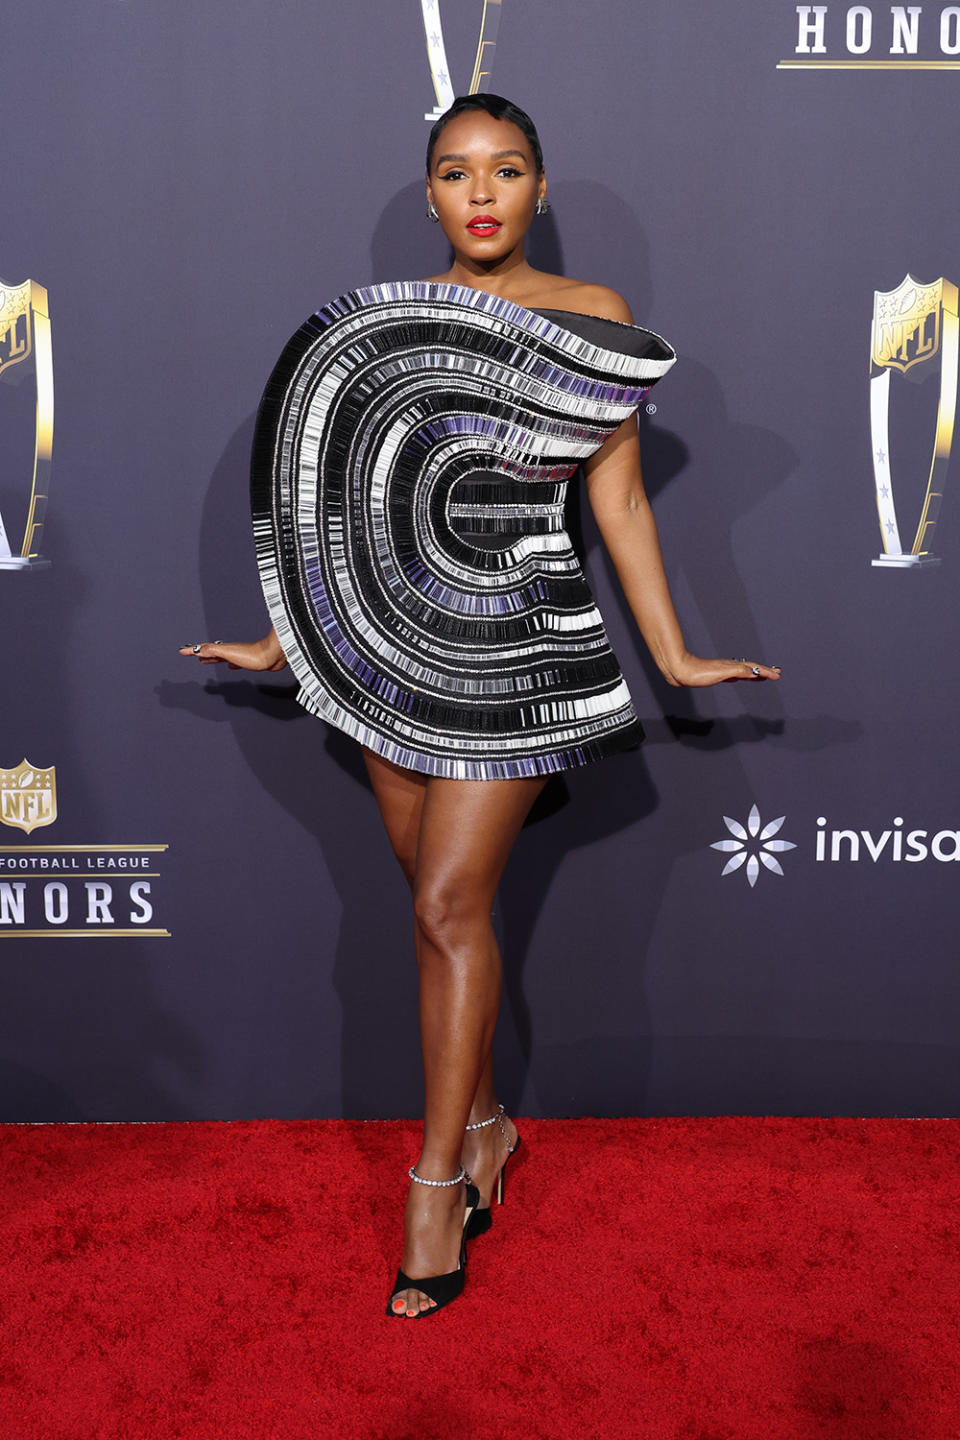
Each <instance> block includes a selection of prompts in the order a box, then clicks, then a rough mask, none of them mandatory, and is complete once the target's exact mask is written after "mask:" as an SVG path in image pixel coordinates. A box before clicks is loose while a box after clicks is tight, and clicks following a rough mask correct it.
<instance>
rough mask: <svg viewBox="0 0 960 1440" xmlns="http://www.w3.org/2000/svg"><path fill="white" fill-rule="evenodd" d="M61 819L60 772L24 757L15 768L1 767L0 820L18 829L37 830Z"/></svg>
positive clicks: (28, 831) (53, 767) (28, 832)
mask: <svg viewBox="0 0 960 1440" xmlns="http://www.w3.org/2000/svg"><path fill="white" fill-rule="evenodd" d="M56 818H57V772H56V767H55V766H53V765H51V766H50V769H49V770H41V769H39V768H38V767H37V766H36V765H31V764H30V762H29V760H21V762H20V764H19V765H18V766H17V768H16V769H15V770H0V821H2V822H3V824H4V825H12V826H13V827H14V828H15V829H17V830H25V831H26V832H27V834H28V835H29V834H30V832H31V830H37V829H39V828H40V826H41V825H52V824H53V822H54V820H56Z"/></svg>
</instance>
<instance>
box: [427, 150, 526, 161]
mask: <svg viewBox="0 0 960 1440" xmlns="http://www.w3.org/2000/svg"><path fill="white" fill-rule="evenodd" d="M508 155H519V156H520V159H521V160H524V161H525V160H526V159H527V156H526V155H524V153H523V151H522V150H495V151H494V153H493V159H494V160H506V158H507V156H508ZM469 158H470V157H469V155H438V156H437V159H436V160H435V161H434V164H436V165H443V164H444V162H445V161H447V160H464V161H465V160H469Z"/></svg>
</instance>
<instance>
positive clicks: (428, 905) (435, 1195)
mask: <svg viewBox="0 0 960 1440" xmlns="http://www.w3.org/2000/svg"><path fill="white" fill-rule="evenodd" d="M364 759H365V760H366V763H367V769H368V771H369V773H370V778H371V782H372V784H373V788H374V793H375V795H376V797H377V801H378V804H379V806H380V810H381V814H382V815H383V819H384V825H385V827H386V829H387V834H388V836H389V838H390V842H391V845H392V847H393V850H394V853H395V854H396V856H397V859H398V861H399V863H400V865H401V867H402V868H403V870H404V874H405V875H406V876H407V878H408V880H410V881H411V883H412V888H413V890H414V903H415V911H416V916H417V924H416V943H417V961H418V965H419V967H420V1016H421V1039H422V1044H423V1058H424V1072H425V1078H426V1092H427V1103H426V1114H425V1118H424V1145H423V1150H422V1151H421V1156H420V1159H419V1160H418V1161H417V1173H418V1174H420V1175H423V1176H424V1178H425V1179H448V1178H449V1177H451V1176H452V1175H454V1174H456V1171H457V1166H458V1165H459V1163H460V1158H461V1154H464V1156H465V1163H467V1160H468V1159H469V1162H470V1163H468V1169H469V1168H470V1164H473V1166H474V1169H475V1170H476V1175H475V1178H476V1180H477V1181H478V1182H479V1183H480V1186H481V1201H482V1202H483V1203H486V1202H487V1200H488V1199H489V1190H490V1187H491V1185H492V1182H493V1176H494V1174H495V1173H496V1169H497V1168H498V1166H499V1164H500V1163H502V1159H503V1153H505V1147H504V1145H503V1140H502V1137H501V1136H500V1133H499V1130H497V1134H496V1137H494V1136H493V1135H492V1134H491V1130H492V1129H493V1128H494V1127H489V1128H488V1129H486V1130H481V1131H473V1132H470V1133H469V1134H468V1135H467V1136H466V1137H465V1135H464V1129H463V1127H464V1125H465V1124H466V1123H467V1120H468V1119H470V1120H475V1119H480V1120H483V1119H486V1118H487V1116H488V1115H492V1114H493V1113H494V1111H495V1109H496V1097H495V1093H494V1089H493V1066H492V1061H491V1058H490V1046H491V1043H492V1039H493V1030H494V1027H495V1025H496V1018H497V1012H498V1010H499V1004H500V989H501V979H500V975H501V968H500V955H499V951H498V949H497V945H496V940H495V937H494V934H493V927H492V924H491V921H490V910H491V906H492V904H493V899H494V895H495V894H496V888H497V884H498V883H499V879H500V875H501V874H502V871H503V867H504V865H505V863H506V860H507V857H508V855H509V853H510V850H511V848H512V846H513V843H514V841H515V839H516V836H517V834H518V832H519V830H520V827H521V826H522V824H523V821H524V818H525V817H526V814H527V811H528V810H529V808H530V806H531V805H532V803H533V801H534V799H535V798H536V796H537V794H538V793H539V791H540V790H541V789H542V787H543V784H544V783H545V782H544V781H543V779H532V780H500V781H469V780H462V781H458V780H440V779H436V778H432V777H431V778H428V777H424V776H422V775H419V774H417V773H416V772H412V771H409V770H405V769H403V768H402V767H399V766H395V765H392V764H391V763H390V762H387V761H384V760H382V759H381V758H380V757H378V756H376V755H373V754H372V752H370V751H369V750H367V749H364ZM415 833H416V836H417V844H416V849H415V850H414V849H413V843H412V842H413V837H414V834H415ZM411 871H412V874H411ZM507 1123H508V1125H509V1122H507ZM508 1133H509V1132H508ZM465 1141H466V1143H465ZM501 1152H503V1153H501ZM471 1173H473V1172H471ZM463 1207H464V1192H463V1188H462V1187H461V1186H456V1187H450V1188H449V1189H445V1188H434V1187H429V1186H424V1185H415V1184H411V1186H410V1194H409V1196H408V1200H407V1210H406V1223H405V1235H406V1243H405V1246H404V1253H403V1260H402V1261H401V1265H402V1268H403V1269H404V1270H405V1271H406V1273H407V1274H408V1275H410V1276H411V1277H412V1278H413V1277H416V1276H417V1275H438V1274H445V1273H446V1272H448V1271H450V1270H454V1269H456V1266H457V1261H458V1257H459V1250H460V1230H461V1228H462V1224H463ZM432 1303H433V1302H432V1301H431V1300H429V1298H428V1297H427V1296H425V1295H423V1293H422V1292H421V1291H418V1290H410V1291H407V1292H405V1293H404V1294H403V1295H401V1296H398V1297H397V1298H396V1300H395V1305H396V1312H397V1314H398V1315H399V1314H403V1313H406V1314H408V1315H413V1314H416V1313H417V1311H418V1310H420V1309H424V1310H425V1309H428V1308H429V1307H430V1306H431V1305H432Z"/></svg>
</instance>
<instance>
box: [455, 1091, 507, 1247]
mask: <svg viewBox="0 0 960 1440" xmlns="http://www.w3.org/2000/svg"><path fill="white" fill-rule="evenodd" d="M505 1114H506V1111H505V1110H504V1108H503V1106H502V1105H498V1106H497V1113H496V1114H495V1115H491V1116H490V1117H489V1118H488V1119H486V1120H476V1121H474V1123H473V1124H472V1125H467V1126H466V1129H467V1130H483V1129H484V1128H485V1126H487V1125H493V1124H497V1125H499V1126H500V1134H501V1135H502V1136H503V1139H504V1143H505V1144H506V1147H507V1155H506V1159H505V1160H504V1162H503V1164H502V1165H501V1166H500V1169H499V1171H498V1173H497V1179H496V1187H497V1204H498V1205H502V1204H503V1183H504V1182H503V1177H504V1174H505V1172H506V1169H507V1160H509V1159H510V1156H511V1155H515V1154H516V1152H517V1151H518V1150H519V1149H520V1135H519V1132H518V1134H517V1138H516V1140H514V1142H513V1144H512V1145H511V1143H510V1137H509V1136H508V1135H507V1127H506V1126H505V1125H504V1123H503V1117H504V1115H505ZM477 1198H478V1200H479V1193H478V1196H477ZM492 1224H493V1217H492V1215H491V1214H490V1206H489V1205H483V1206H481V1205H479V1204H478V1205H476V1206H475V1207H474V1210H473V1213H472V1214H471V1215H470V1218H469V1219H468V1220H467V1221H466V1222H465V1223H464V1227H463V1234H464V1239H466V1240H475V1239H476V1237H477V1236H478V1235H485V1234H486V1233H487V1231H488V1230H489V1229H490V1226H491V1225H492Z"/></svg>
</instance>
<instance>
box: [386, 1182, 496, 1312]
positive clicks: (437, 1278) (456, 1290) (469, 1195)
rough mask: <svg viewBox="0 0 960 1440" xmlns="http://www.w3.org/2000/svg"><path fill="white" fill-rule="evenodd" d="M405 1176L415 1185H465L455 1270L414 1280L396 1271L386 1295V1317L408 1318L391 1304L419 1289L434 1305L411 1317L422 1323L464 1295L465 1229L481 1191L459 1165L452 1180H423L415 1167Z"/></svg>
mask: <svg viewBox="0 0 960 1440" xmlns="http://www.w3.org/2000/svg"><path fill="white" fill-rule="evenodd" d="M407 1174H408V1175H409V1176H410V1179H411V1180H415V1181H416V1182H417V1184H418V1185H438V1186H447V1185H459V1184H460V1182H461V1181H462V1180H465V1181H466V1182H467V1189H466V1200H467V1208H466V1211H465V1213H464V1222H463V1232H462V1234H461V1236H460V1256H459V1259H458V1261H457V1268H456V1270H448V1271H447V1273H446V1274H445V1275H421V1276H420V1277H419V1278H417V1277H415V1276H412V1275H407V1274H405V1273H404V1271H403V1270H400V1269H398V1270H397V1278H396V1280H395V1281H394V1284H393V1289H392V1290H391V1291H390V1294H389V1295H388V1296H387V1310H386V1313H387V1314H388V1315H397V1316H399V1315H403V1317H404V1319H407V1318H408V1316H407V1310H406V1307H404V1309H403V1310H394V1309H393V1305H392V1302H393V1300H394V1298H395V1296H396V1295H397V1293H398V1291H400V1290H419V1291H420V1292H421V1293H422V1294H424V1295H428V1296H429V1297H430V1299H431V1300H432V1301H433V1302H434V1303H433V1305H432V1306H431V1307H430V1309H429V1310H418V1311H417V1313H416V1314H415V1315H414V1316H413V1317H411V1318H413V1319H415V1320H422V1319H423V1317H424V1316H425V1315H433V1314H434V1313H435V1312H436V1311H437V1310H442V1309H443V1307H444V1305H449V1304H450V1301H451V1300H456V1298H457V1296H458V1295H461V1294H462V1293H463V1286H464V1282H465V1280H466V1264H467V1229H468V1227H469V1224H470V1221H471V1220H472V1219H473V1217H474V1215H475V1214H476V1211H477V1204H478V1203H479V1200H480V1192H479V1190H478V1189H477V1187H476V1185H474V1184H473V1182H472V1180H471V1179H470V1176H469V1175H468V1174H467V1172H466V1170H465V1169H464V1168H463V1166H462V1165H461V1166H460V1171H459V1174H457V1175H455V1176H454V1177H453V1179H452V1180H424V1178H423V1176H422V1175H418V1174H417V1171H416V1166H414V1165H411V1166H410V1169H409V1170H408V1171H407Z"/></svg>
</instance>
